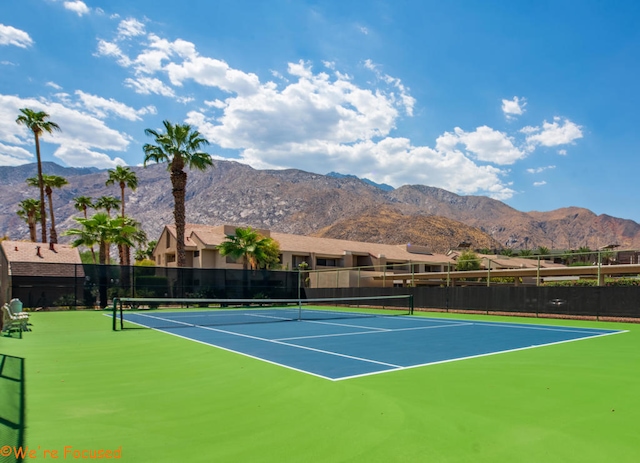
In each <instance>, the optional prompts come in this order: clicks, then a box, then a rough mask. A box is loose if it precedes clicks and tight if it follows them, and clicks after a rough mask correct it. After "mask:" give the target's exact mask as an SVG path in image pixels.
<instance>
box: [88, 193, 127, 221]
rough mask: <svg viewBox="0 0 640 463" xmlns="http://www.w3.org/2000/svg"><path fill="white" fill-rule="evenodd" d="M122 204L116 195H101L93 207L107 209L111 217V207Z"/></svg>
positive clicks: (115, 207)
mask: <svg viewBox="0 0 640 463" xmlns="http://www.w3.org/2000/svg"><path fill="white" fill-rule="evenodd" d="M119 206H120V200H119V199H118V198H116V197H115V196H100V197H99V198H98V199H96V202H95V203H93V207H95V208H96V209H104V210H106V211H107V216H108V217H111V209H117V208H118V207H119Z"/></svg>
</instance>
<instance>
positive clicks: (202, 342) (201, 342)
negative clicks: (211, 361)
mask: <svg viewBox="0 0 640 463" xmlns="http://www.w3.org/2000/svg"><path fill="white" fill-rule="evenodd" d="M105 315H106V314H105ZM107 316H108V315H107ZM126 322H127V323H131V324H132V325H138V326H142V327H144V328H149V329H150V330H153V331H157V332H158V333H162V334H168V335H170V336H175V337H176V338H180V339H186V340H187V341H191V342H196V343H198V344H202V345H205V346H211V347H216V348H218V349H222V350H224V351H227V352H232V353H234V354H238V355H242V356H244V357H248V358H251V359H254V360H260V361H262V362H266V363H270V364H271V365H277V366H279V367H283V368H287V369H289V370H293V371H297V372H299V373H306V374H308V375H311V376H316V377H318V378H322V379H327V380H329V381H335V379H334V378H331V377H329V376H323V375H320V374H318V373H313V372H312V371H307V370H302V369H300V368H296V367H292V366H291V365H287V364H285V363H278V362H274V361H273V360H267V359H265V358H262V357H257V356H255V355H251V354H247V353H246V352H242V351H239V350H234V349H229V348H228V347H223V346H219V345H218V344H213V343H211V342H206V341H200V340H199V339H194V338H191V337H189V336H182V335H180V334H177V333H173V332H171V331H165V330H164V329H161V328H151V327H150V326H148V325H143V324H142V323H137V322H132V321H131V320H126ZM189 326H192V325H189ZM194 327H195V326H194ZM385 371H390V370H385Z"/></svg>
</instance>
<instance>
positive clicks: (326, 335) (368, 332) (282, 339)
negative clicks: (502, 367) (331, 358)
mask: <svg viewBox="0 0 640 463" xmlns="http://www.w3.org/2000/svg"><path fill="white" fill-rule="evenodd" d="M465 325H473V323H456V324H453V325H438V326H414V327H412V328H395V329H388V330H383V331H354V332H352V333H336V334H318V335H315V336H298V337H294V338H277V339H275V341H293V340H298V339H313V338H331V337H334V336H358V335H360V334H380V333H395V332H396V331H417V330H431V329H436V328H451V327H454V326H465ZM347 326H348V325H347Z"/></svg>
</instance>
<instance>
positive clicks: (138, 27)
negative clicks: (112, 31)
mask: <svg viewBox="0 0 640 463" xmlns="http://www.w3.org/2000/svg"><path fill="white" fill-rule="evenodd" d="M144 33H145V27H144V24H143V23H141V22H140V21H138V20H137V19H135V18H128V19H123V20H122V21H120V24H118V37H119V38H127V37H136V36H138V35H144Z"/></svg>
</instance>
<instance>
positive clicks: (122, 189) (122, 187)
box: [120, 182, 125, 219]
mask: <svg viewBox="0 0 640 463" xmlns="http://www.w3.org/2000/svg"><path fill="white" fill-rule="evenodd" d="M124 186H125V185H124V183H122V182H120V192H121V193H122V195H121V196H122V218H123V219H124Z"/></svg>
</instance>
